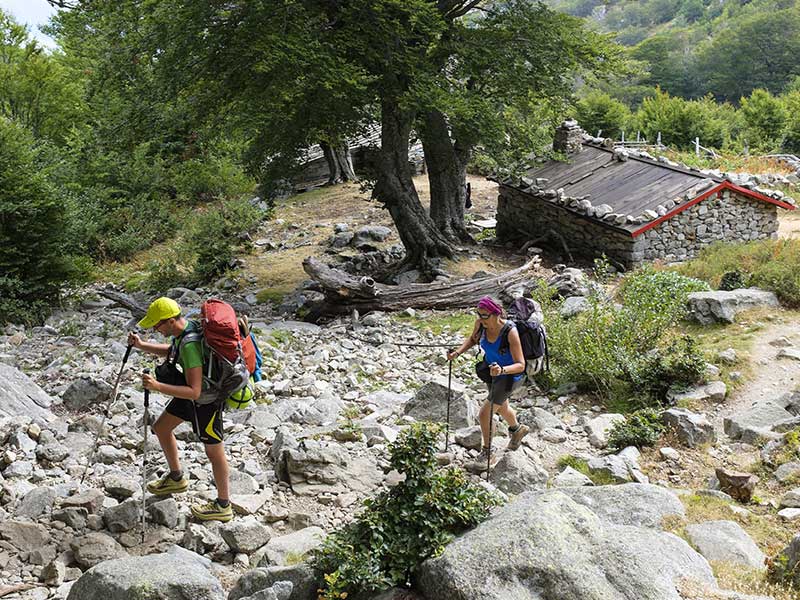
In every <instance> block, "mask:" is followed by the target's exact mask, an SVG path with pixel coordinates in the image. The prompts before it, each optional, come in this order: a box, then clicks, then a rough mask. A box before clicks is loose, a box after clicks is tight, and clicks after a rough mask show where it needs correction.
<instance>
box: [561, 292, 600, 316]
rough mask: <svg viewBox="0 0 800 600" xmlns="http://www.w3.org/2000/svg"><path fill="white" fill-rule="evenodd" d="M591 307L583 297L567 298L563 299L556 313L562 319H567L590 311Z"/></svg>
mask: <svg viewBox="0 0 800 600" xmlns="http://www.w3.org/2000/svg"><path fill="white" fill-rule="evenodd" d="M591 307H592V305H591V304H590V303H589V300H587V299H586V297H585V296H570V297H569V298H565V299H564V302H563V303H562V304H561V308H559V309H558V312H559V314H560V315H561V316H562V317H563V318H565V319H569V318H571V317H574V316H577V315H579V314H581V313H583V312H586V311H587V310H589V309H591Z"/></svg>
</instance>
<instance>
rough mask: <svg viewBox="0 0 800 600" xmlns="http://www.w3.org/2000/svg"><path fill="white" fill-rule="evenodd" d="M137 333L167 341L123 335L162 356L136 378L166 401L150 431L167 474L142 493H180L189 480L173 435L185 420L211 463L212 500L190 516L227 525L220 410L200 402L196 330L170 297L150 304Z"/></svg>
mask: <svg viewBox="0 0 800 600" xmlns="http://www.w3.org/2000/svg"><path fill="white" fill-rule="evenodd" d="M139 327H140V328H142V329H153V330H154V331H156V332H158V333H160V334H161V335H163V336H164V337H167V338H169V340H170V342H169V343H168V344H159V343H154V342H145V341H143V340H142V339H141V338H140V337H139V336H138V335H136V334H135V333H129V334H128V344H130V345H132V346H134V347H135V348H138V349H139V350H142V351H144V352H147V353H150V354H155V355H157V356H163V357H166V359H167V360H166V361H165V362H164V363H163V364H161V365H159V366H158V367H157V368H156V372H155V377H153V376H152V375H149V374H144V375H142V384H143V385H144V387H145V388H146V389H148V390H151V391H153V392H158V393H160V394H163V395H165V396H172V400H171V401H170V402H169V404H167V407H166V408H165V409H164V412H163V413H162V414H161V416H160V417H159V418H158V420H156V422H155V424H154V425H153V427H152V431H153V433H154V434H155V435H156V436H157V437H158V441H159V443H160V444H161V449H162V450H163V451H164V456H165V457H166V459H167V464H168V465H169V473H167V474H166V475H165V476H164V477H163V478H162V479H159V480H157V481H151V482H150V483H148V484H147V491H149V492H150V493H152V494H155V495H156V496H165V495H168V494H174V493H178V492H184V491H186V489H187V488H188V487H189V480H188V479H187V477H186V476H185V475H184V474H183V471H182V470H181V464H180V460H179V458H178V444H177V441H176V440H175V434H174V433H173V431H174V430H175V428H176V427H177V426H178V425H180V424H181V423H183V422H184V421H188V422H189V423H191V424H192V429H193V430H194V432H195V433H196V434H197V435H198V436H199V438H200V441H202V442H203V444H204V446H205V451H206V456H208V459H209V461H210V462H211V470H212V472H213V474H214V482H215V483H216V486H217V499H216V500H214V501H211V502H209V503H206V504H199V505H193V506H192V507H191V511H192V515H194V516H195V517H196V518H197V519H200V520H203V521H210V520H215V521H230V520H231V518H233V511H232V510H231V504H230V495H229V491H228V478H229V467H228V459H227V457H226V456H225V447H224V445H223V441H222V438H223V426H222V425H223V424H222V407H221V406H220V404H219V403H217V402H214V401H210V402H209V401H204V399H202V398H201V395H202V391H203V359H204V356H203V352H204V350H203V344H202V342H201V339H202V338H201V333H200V331H199V325H198V324H197V323H195V322H194V321H189V320H187V319H186V318H185V317H184V316H183V315H182V314H181V307H180V306H179V305H178V303H177V302H175V301H174V300H172V299H171V298H166V297H161V298H158V299H157V300H154V301H153V302H152V304H150V306H149V308H148V309H147V314H146V315H145V317H144V318H143V319H142V320H141V321H139Z"/></svg>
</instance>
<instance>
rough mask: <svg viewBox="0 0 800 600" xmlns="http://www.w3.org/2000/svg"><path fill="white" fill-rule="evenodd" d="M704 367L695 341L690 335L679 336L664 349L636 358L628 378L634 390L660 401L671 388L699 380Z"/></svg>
mask: <svg viewBox="0 0 800 600" xmlns="http://www.w3.org/2000/svg"><path fill="white" fill-rule="evenodd" d="M705 369H706V360H705V356H704V355H703V352H702V351H701V349H700V348H699V346H698V344H697V342H696V341H695V340H694V338H692V337H690V336H681V337H678V338H675V339H673V340H671V341H669V342H668V343H667V345H666V346H665V347H664V348H663V349H658V350H654V351H651V352H648V353H647V354H645V355H644V356H642V357H641V358H638V357H637V359H636V360H634V362H633V363H631V364H630V366H629V370H628V377H629V378H630V381H631V383H632V384H633V385H632V387H633V389H634V390H636V391H637V392H639V393H643V394H644V395H645V396H646V397H649V398H655V399H657V400H659V401H662V402H663V401H665V400H666V397H667V392H668V391H669V389H670V388H683V387H688V386H691V385H694V384H696V383H698V382H700V381H701V380H702V379H703V375H704V374H705Z"/></svg>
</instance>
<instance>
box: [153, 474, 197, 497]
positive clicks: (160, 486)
mask: <svg viewBox="0 0 800 600" xmlns="http://www.w3.org/2000/svg"><path fill="white" fill-rule="evenodd" d="M188 487H189V480H188V479H186V476H185V475H181V478H180V479H178V480H177V481H175V480H174V479H173V478H172V477H170V476H169V474H167V475H164V477H162V478H161V479H157V480H156V481H151V482H150V483H148V484H147V491H148V492H150V493H151V494H153V495H155V496H167V495H169V494H179V493H181V492H185V491H186V490H187V489H188Z"/></svg>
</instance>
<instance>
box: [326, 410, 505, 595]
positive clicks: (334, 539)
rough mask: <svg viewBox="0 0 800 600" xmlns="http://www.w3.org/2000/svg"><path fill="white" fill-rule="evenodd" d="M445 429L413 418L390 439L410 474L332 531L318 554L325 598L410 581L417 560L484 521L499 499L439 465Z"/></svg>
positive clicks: (393, 456)
mask: <svg viewBox="0 0 800 600" xmlns="http://www.w3.org/2000/svg"><path fill="white" fill-rule="evenodd" d="M440 430H441V428H440V427H439V426H438V425H432V424H430V423H415V424H413V425H412V426H411V427H409V428H408V429H406V430H405V431H403V432H402V433H401V434H400V436H399V437H398V439H397V441H395V443H393V444H392V445H391V446H390V463H391V466H392V467H393V468H395V469H397V470H398V471H399V472H400V473H401V474H403V475H405V480H404V481H402V482H401V483H399V484H398V485H397V486H395V487H394V488H392V489H391V490H389V491H386V492H382V493H381V494H379V495H378V496H376V497H375V498H372V499H369V500H366V501H365V502H364V506H365V508H364V510H363V511H362V512H361V514H360V515H359V516H358V517H357V518H356V520H355V521H353V522H352V523H350V524H349V525H346V526H345V527H343V528H341V529H339V530H338V531H336V532H334V533H333V534H331V535H329V536H328V538H327V539H326V540H325V542H324V543H323V545H322V546H321V547H320V548H319V549H317V550H316V551H315V553H314V562H315V565H316V567H317V568H319V569H320V570H322V571H323V572H324V573H325V575H324V579H325V582H324V585H323V589H322V590H320V596H319V597H320V599H322V600H333V599H334V598H336V599H340V598H346V597H351V596H352V595H353V594H356V593H360V592H374V591H378V590H381V589H385V588H388V587H390V586H393V585H401V586H404V585H408V584H409V583H410V581H411V578H412V576H413V574H414V572H415V570H416V569H417V567H418V565H419V564H420V563H421V562H422V561H424V560H425V559H427V558H429V557H431V556H436V555H438V554H439V553H441V552H442V550H443V549H444V547H445V545H446V544H447V543H448V542H449V541H450V540H451V539H452V537H453V535H454V534H456V533H458V532H460V531H463V530H464V529H466V528H469V527H472V526H475V525H477V524H478V523H480V522H481V521H483V520H484V519H485V518H486V517H487V516H488V513H489V509H490V508H491V507H492V506H496V505H497V504H499V500H498V499H497V498H496V497H495V496H493V495H492V494H490V493H489V492H488V491H487V490H485V489H484V488H481V487H479V486H476V485H474V484H471V483H469V481H468V480H467V478H466V475H465V474H464V472H463V471H462V470H460V469H456V468H450V469H446V470H437V468H436V452H437V442H438V437H439V436H438V434H439V432H440Z"/></svg>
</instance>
